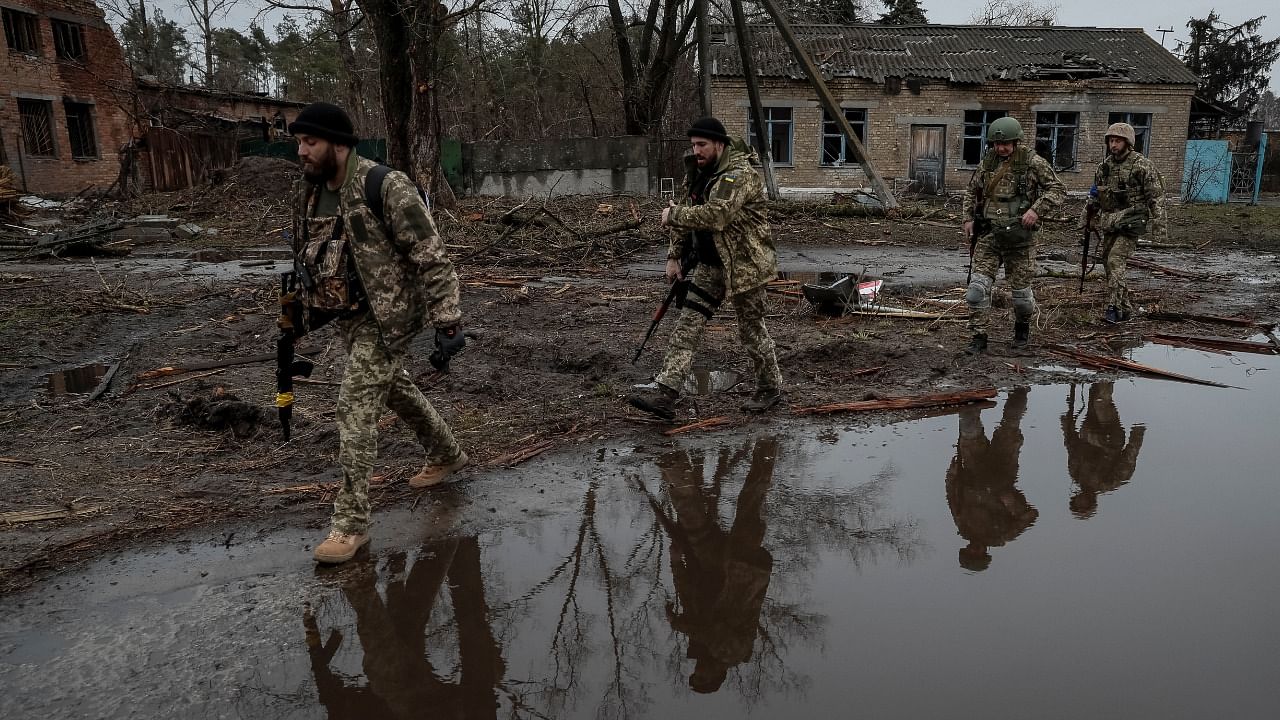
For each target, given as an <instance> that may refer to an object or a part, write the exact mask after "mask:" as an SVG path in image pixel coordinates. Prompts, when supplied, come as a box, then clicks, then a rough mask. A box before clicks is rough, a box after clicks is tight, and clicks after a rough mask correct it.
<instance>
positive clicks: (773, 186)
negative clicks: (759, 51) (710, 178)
mask: <svg viewBox="0 0 1280 720" xmlns="http://www.w3.org/2000/svg"><path fill="white" fill-rule="evenodd" d="M730 4H731V5H732V6H733V31H734V34H735V35H736V36H737V38H738V54H739V55H740V56H741V57H742V77H743V78H745V79H746V81H747V99H748V100H749V101H750V102H751V124H752V125H754V126H755V128H756V151H757V152H759V153H760V167H761V169H762V170H764V187H765V190H766V192H767V193H768V195H769V199H770V200H777V199H778V181H777V179H775V178H774V177H773V153H771V152H770V149H769V148H770V142H769V126H768V125H766V124H765V122H764V108H763V107H762V106H761V105H760V82H759V78H757V77H756V63H755V60H754V59H752V57H751V31H750V30H749V29H748V28H747V20H746V17H745V16H744V15H743V12H742V0H730ZM747 134H748V135H750V133H747Z"/></svg>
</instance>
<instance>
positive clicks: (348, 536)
mask: <svg viewBox="0 0 1280 720" xmlns="http://www.w3.org/2000/svg"><path fill="white" fill-rule="evenodd" d="M367 542H369V534H368V533H363V534H354V533H344V532H338V531H337V530H331V531H330V532H329V537H327V538H325V541H324V542H322V543H320V544H319V545H317V546H316V551H315V558H316V562H322V563H326V564H329V565H336V564H338V563H344V562H346V561H348V560H350V559H351V558H353V557H355V556H356V551H357V550H359V549H360V548H361V547H363V546H364V544H365V543H367Z"/></svg>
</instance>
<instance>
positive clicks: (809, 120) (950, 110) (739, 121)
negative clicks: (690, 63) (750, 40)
mask: <svg viewBox="0 0 1280 720" xmlns="http://www.w3.org/2000/svg"><path fill="white" fill-rule="evenodd" d="M829 87H830V88H831V90H832V92H833V93H834V94H835V95H836V98H837V99H838V100H840V101H841V104H842V105H843V106H844V107H861V108H866V109H867V142H866V146H867V153H868V155H869V156H870V158H871V160H872V162H873V163H874V165H875V166H876V169H877V170H878V171H879V172H880V174H881V175H882V176H884V177H885V178H886V179H887V181H888V182H889V184H890V186H891V187H892V186H893V185H894V184H895V181H896V183H897V184H898V185H900V186H901V185H903V184H904V183H905V181H906V179H907V178H908V177H909V172H908V168H909V163H910V157H909V154H910V146H911V126H912V125H942V126H944V127H945V132H946V165H945V168H946V170H945V175H944V178H943V182H944V185H945V188H946V190H948V191H958V190H962V189H963V188H964V186H965V184H966V183H967V182H968V179H969V175H970V173H971V171H972V170H973V166H972V165H966V164H965V163H964V162H963V151H962V148H963V142H964V114H965V111H966V110H983V109H986V110H1005V111H1007V112H1008V113H1009V114H1010V115H1012V116H1013V117H1015V118H1017V119H1018V121H1019V122H1020V123H1021V124H1022V127H1023V131H1024V133H1025V134H1026V135H1027V136H1028V137H1030V138H1034V133H1035V120H1036V113H1037V112H1041V111H1045V112H1048V111H1064V112H1077V113H1079V128H1078V132H1079V137H1078V140H1077V150H1076V157H1077V162H1076V166H1075V167H1074V168H1072V169H1069V170H1062V171H1060V172H1059V177H1060V178H1061V179H1062V181H1063V183H1064V184H1065V185H1066V186H1067V189H1068V190H1072V191H1076V192H1083V191H1086V190H1088V189H1089V187H1090V185H1092V184H1093V173H1094V170H1095V169H1096V167H1097V164H1098V163H1100V162H1101V161H1102V160H1103V158H1104V157H1105V149H1104V144H1103V139H1102V135H1103V133H1104V132H1105V130H1106V127H1107V124H1108V122H1107V121H1108V117H1107V116H1108V113H1111V112H1122V111H1123V112H1141V113H1150V114H1151V116H1152V118H1151V123H1152V128H1151V140H1150V148H1149V150H1148V152H1147V153H1146V154H1147V155H1148V156H1149V157H1151V159H1152V161H1153V162H1154V163H1155V165H1156V167H1157V168H1158V169H1159V170H1160V172H1161V173H1162V174H1163V175H1164V177H1165V178H1166V180H1165V185H1166V187H1167V188H1168V191H1169V192H1170V193H1173V192H1176V189H1175V188H1176V183H1177V178H1180V177H1182V163H1183V157H1184V153H1185V147H1186V140H1187V118H1188V115H1189V114H1190V111H1191V95H1192V92H1193V91H1194V87H1193V86H1190V85H1185V86H1183V85H1139V84H1134V83H1117V82H1104V81H1093V80H1083V81H1066V80H1061V81H1058V80H1053V81H1035V82H1021V81H1018V82H1015V81H998V82H992V83H988V84H986V85H981V86H975V87H967V86H965V87H961V86H952V85H949V84H947V83H944V82H941V81H929V80H924V81H922V83H921V86H920V92H919V93H918V94H915V93H912V92H911V91H910V90H908V89H907V87H906V84H905V83H903V86H902V88H901V90H900V91H899V92H897V93H893V94H887V93H886V91H885V87H884V86H883V85H878V84H874V83H870V82H866V81H861V80H853V79H849V78H837V79H834V80H832V81H830V85H829ZM761 96H762V102H763V103H764V104H765V105H774V106H787V107H791V108H792V116H793V119H794V123H795V124H794V129H793V131H794V145H793V148H794V149H793V155H794V159H793V162H792V163H791V164H790V165H787V166H780V167H779V168H778V171H777V178H778V184H779V185H780V186H781V187H783V188H784V190H785V189H790V190H791V191H792V192H791V193H789V194H792V195H794V194H797V193H802V192H803V191H804V189H806V188H808V189H813V188H823V189H838V190H842V191H848V190H851V189H854V188H859V187H869V185H870V184H869V183H868V182H867V180H866V178H865V176H864V175H863V172H862V170H861V168H860V167H858V166H857V165H856V164H854V165H852V166H851V167H850V166H846V167H842V168H832V167H823V166H821V165H820V156H821V142H822V141H821V137H822V135H821V133H822V130H821V123H822V108H821V107H820V106H819V105H818V101H817V96H816V94H815V93H814V92H813V90H812V89H811V88H810V87H809V86H808V84H807V83H803V82H800V81H791V80H782V79H769V80H764V81H763V82H762V86H761ZM713 104H714V113H715V115H716V116H717V117H719V118H720V119H721V120H722V121H723V122H724V124H725V127H727V128H728V130H729V132H730V134H733V135H738V136H742V135H745V133H746V129H747V115H748V102H747V93H746V85H745V83H743V82H742V81H741V80H739V79H732V78H717V79H716V80H715V81H714V85H713Z"/></svg>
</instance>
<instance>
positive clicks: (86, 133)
mask: <svg viewBox="0 0 1280 720" xmlns="http://www.w3.org/2000/svg"><path fill="white" fill-rule="evenodd" d="M93 108H94V106H93V103H83V102H76V101H74V100H66V99H64V100H63V101H62V111H63V113H65V114H66V118H67V148H68V150H69V151H70V152H71V159H72V160H98V159H100V158H101V157H102V155H101V153H99V152H98V123H97V120H96V119H95V118H94V116H93ZM73 109H74V110H80V111H82V112H77V113H76V114H75V115H74V116H73V115H72V110H73ZM73 118H74V122H73ZM86 126H87V127H86ZM77 133H79V135H80V138H79V139H80V142H79V143H77V142H76V134H77ZM86 142H87V143H88V144H89V149H91V150H92V153H90V154H85V153H78V152H76V150H77V149H84V148H83V147H81V148H77V147H76V146H77V145H78V144H79V145H82V144H84V143H86Z"/></svg>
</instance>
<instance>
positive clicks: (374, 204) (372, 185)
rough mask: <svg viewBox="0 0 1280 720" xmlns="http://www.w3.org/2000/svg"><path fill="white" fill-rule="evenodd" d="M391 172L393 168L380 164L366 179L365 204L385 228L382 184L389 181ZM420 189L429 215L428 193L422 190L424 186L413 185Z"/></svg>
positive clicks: (420, 195) (420, 194)
mask: <svg viewBox="0 0 1280 720" xmlns="http://www.w3.org/2000/svg"><path fill="white" fill-rule="evenodd" d="M390 172H391V168H390V167H388V166H386V165H383V164H382V163H378V164H377V165H376V166H374V168H373V169H372V170H370V171H369V174H368V175H366V176H365V178H364V202H365V204H366V205H368V206H369V209H370V210H372V211H373V214H374V216H375V217H377V218H378V222H380V223H382V225H383V226H384V227H385V226H386V224H387V218H386V217H385V216H384V215H383V212H384V208H383V207H382V184H383V183H384V182H386V180H387V174H388V173H390ZM413 186H414V187H415V188H417V189H418V196H419V197H421V198H422V204H423V205H426V206H427V214H430V213H431V200H430V199H429V198H428V197H427V193H426V192H424V191H423V190H422V186H421V185H418V184H417V183H416V182H415V183H414V184H413Z"/></svg>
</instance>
